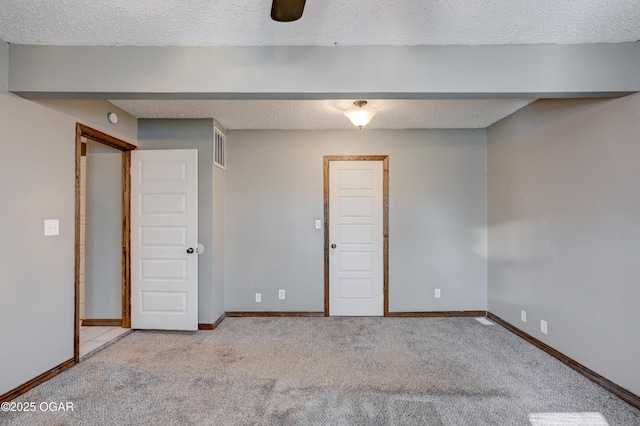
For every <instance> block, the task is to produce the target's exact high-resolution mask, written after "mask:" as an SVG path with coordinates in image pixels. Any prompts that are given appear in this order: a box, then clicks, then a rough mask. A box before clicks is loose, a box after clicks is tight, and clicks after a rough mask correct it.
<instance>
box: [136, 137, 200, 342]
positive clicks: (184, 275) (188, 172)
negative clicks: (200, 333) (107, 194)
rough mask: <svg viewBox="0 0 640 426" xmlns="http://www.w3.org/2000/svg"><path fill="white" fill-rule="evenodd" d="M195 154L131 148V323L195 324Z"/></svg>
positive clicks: (148, 326) (192, 151)
mask: <svg viewBox="0 0 640 426" xmlns="http://www.w3.org/2000/svg"><path fill="white" fill-rule="evenodd" d="M197 160H198V151H197V150H195V149H175V150H154V151H144V150H141V151H137V150H136V151H132V152H131V328H134V329H156V330H197V329H198V255H197V246H198V161H197ZM189 252H191V253H189Z"/></svg>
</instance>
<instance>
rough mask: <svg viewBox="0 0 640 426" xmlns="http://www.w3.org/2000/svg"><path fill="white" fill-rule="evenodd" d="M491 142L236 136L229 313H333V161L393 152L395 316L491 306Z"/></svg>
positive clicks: (231, 139)
mask: <svg viewBox="0 0 640 426" xmlns="http://www.w3.org/2000/svg"><path fill="white" fill-rule="evenodd" d="M484 135H485V132H484V130H440V131H438V130H402V131H368V130H366V129H365V130H362V131H359V130H357V129H354V130H352V131H227V150H228V151H227V152H228V157H227V173H226V186H227V240H226V241H227V245H226V268H225V275H226V282H225V300H226V304H225V306H226V310H227V311H322V310H323V309H324V272H323V267H324V254H323V231H319V230H316V229H314V220H315V219H323V216H324V210H323V156H324V155H348V154H387V155H389V247H390V248H389V251H390V255H389V263H390V265H389V283H390V284H389V285H390V296H389V299H390V300H389V305H390V310H391V311H448V310H474V309H485V308H486V260H485V249H486V239H485V234H484V228H485V225H486V200H485V188H486V187H485V136H484ZM279 288H284V289H286V292H287V293H286V294H287V299H286V300H284V301H282V300H278V299H277V292H278V289H279ZM435 288H440V289H442V298H441V299H434V297H433V293H434V289H435ZM256 292H260V293H262V303H259V304H258V303H255V301H254V296H255V293H256Z"/></svg>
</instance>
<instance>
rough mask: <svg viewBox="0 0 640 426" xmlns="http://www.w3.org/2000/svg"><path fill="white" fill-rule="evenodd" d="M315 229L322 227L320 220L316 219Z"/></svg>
mask: <svg viewBox="0 0 640 426" xmlns="http://www.w3.org/2000/svg"><path fill="white" fill-rule="evenodd" d="M316 229H322V221H321V220H316Z"/></svg>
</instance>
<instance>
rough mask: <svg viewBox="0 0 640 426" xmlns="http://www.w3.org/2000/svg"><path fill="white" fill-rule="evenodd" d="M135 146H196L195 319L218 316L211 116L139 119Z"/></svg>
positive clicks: (210, 318)
mask: <svg viewBox="0 0 640 426" xmlns="http://www.w3.org/2000/svg"><path fill="white" fill-rule="evenodd" d="M138 148H139V149H197V150H198V236H199V240H200V243H201V244H203V245H204V247H205V252H204V253H203V254H201V255H199V258H198V322H199V323H207V324H210V323H212V322H214V321H215V320H216V319H217V318H218V317H215V318H214V304H213V300H214V293H213V288H214V284H213V282H214V279H213V276H214V268H213V265H214V260H213V259H214V258H213V253H214V243H213V241H214V240H213V235H214V226H213V217H214V216H213V215H214V211H213V168H214V166H213V120H211V119H203V120H150V119H144V120H139V122H138ZM215 297H218V295H215Z"/></svg>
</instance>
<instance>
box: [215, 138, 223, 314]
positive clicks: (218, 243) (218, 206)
mask: <svg viewBox="0 0 640 426" xmlns="http://www.w3.org/2000/svg"><path fill="white" fill-rule="evenodd" d="M218 129H222V128H221V127H219V126H218ZM225 213H226V193H225V171H224V170H223V169H221V168H220V167H218V166H213V247H212V255H213V320H214V321H216V320H217V319H218V318H220V316H221V315H223V314H224V312H225V309H224V263H225V261H224V259H225V235H226V229H225V228H226V214H225Z"/></svg>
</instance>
